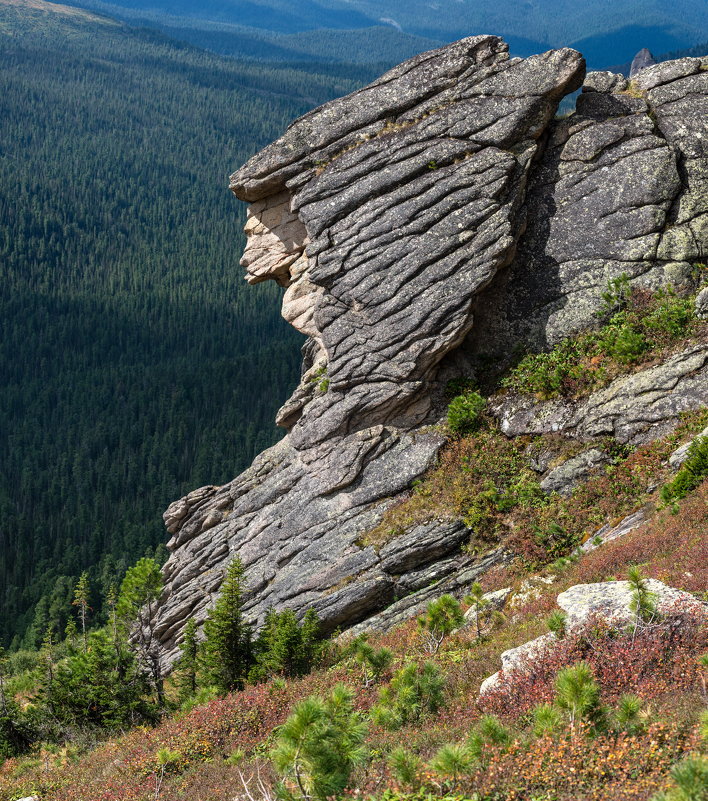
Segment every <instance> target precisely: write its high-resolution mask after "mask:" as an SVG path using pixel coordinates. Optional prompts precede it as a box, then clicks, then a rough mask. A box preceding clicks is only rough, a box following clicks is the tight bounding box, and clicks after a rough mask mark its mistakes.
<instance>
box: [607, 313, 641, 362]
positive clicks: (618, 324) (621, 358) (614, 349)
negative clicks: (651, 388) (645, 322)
mask: <svg viewBox="0 0 708 801" xmlns="http://www.w3.org/2000/svg"><path fill="white" fill-rule="evenodd" d="M618 317H621V315H618ZM614 319H615V323H614V324H611V325H610V326H609V327H608V328H607V329H605V330H604V331H603V332H602V334H601V336H600V337H599V338H598V340H597V349H598V351H599V352H602V353H605V354H606V355H607V356H609V357H610V358H611V359H615V361H618V362H619V363H620V364H632V362H635V361H637V359H639V357H640V356H641V355H642V354H643V353H644V352H645V351H647V350H648V349H649V342H647V340H646V338H645V337H644V335H643V334H642V333H641V332H640V331H639V330H637V328H636V327H635V326H634V325H632V324H631V323H628V322H626V321H624V320H621V319H617V318H614Z"/></svg>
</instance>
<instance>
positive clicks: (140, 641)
mask: <svg viewBox="0 0 708 801" xmlns="http://www.w3.org/2000/svg"><path fill="white" fill-rule="evenodd" d="M161 593H162V573H161V572H160V568H159V566H158V564H157V562H156V561H155V560H154V559H150V558H148V557H144V558H143V559H140V560H139V561H138V562H137V563H136V564H135V565H134V566H133V567H131V568H130V569H129V570H128V571H127V573H126V574H125V578H124V579H123V581H122V583H121V586H120V596H119V597H118V601H117V603H116V614H117V616H118V618H119V620H120V621H121V623H122V624H123V626H124V627H125V628H126V629H127V631H128V633H129V636H130V638H131V642H133V643H134V644H135V648H136V650H137V654H138V659H139V661H140V663H141V664H142V666H143V667H144V668H145V670H147V671H148V673H149V674H150V676H151V677H152V683H153V687H154V688H155V692H156V695H157V703H158V705H159V706H163V705H164V702H165V696H164V688H163V683H164V680H163V675H162V667H161V657H162V646H161V645H160V643H159V641H158V640H157V638H156V637H155V630H154V611H155V602H156V601H157V599H158V598H159V597H160V594H161ZM116 636H117V635H116ZM114 647H115V643H114Z"/></svg>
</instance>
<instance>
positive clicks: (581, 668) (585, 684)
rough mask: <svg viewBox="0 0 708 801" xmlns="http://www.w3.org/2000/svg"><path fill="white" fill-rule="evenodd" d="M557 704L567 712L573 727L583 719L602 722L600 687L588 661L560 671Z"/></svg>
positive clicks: (596, 722)
mask: <svg viewBox="0 0 708 801" xmlns="http://www.w3.org/2000/svg"><path fill="white" fill-rule="evenodd" d="M555 705H556V706H557V707H558V708H559V709H562V710H564V711H565V712H566V713H567V715H568V720H569V722H570V727H571V729H574V728H575V726H576V724H577V723H578V722H580V721H581V720H585V721H587V722H589V723H593V724H595V725H597V724H598V723H599V722H600V720H601V716H602V708H601V706H600V688H599V687H598V685H597V682H596V681H595V677H594V676H593V673H592V670H591V668H590V665H588V664H587V662H578V663H577V664H575V665H571V666H570V667H567V668H563V669H562V670H559V671H558V675H557V676H556V699H555Z"/></svg>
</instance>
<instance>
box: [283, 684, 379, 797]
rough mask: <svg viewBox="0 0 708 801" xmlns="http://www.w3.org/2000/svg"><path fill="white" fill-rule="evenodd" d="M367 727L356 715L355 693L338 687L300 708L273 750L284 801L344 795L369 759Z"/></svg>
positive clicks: (305, 702) (288, 720) (312, 697)
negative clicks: (356, 771) (354, 773)
mask: <svg viewBox="0 0 708 801" xmlns="http://www.w3.org/2000/svg"><path fill="white" fill-rule="evenodd" d="M365 736H366V724H365V722H364V720H363V718H362V716H361V714H360V713H358V712H355V711H354V693H353V692H352V690H350V689H349V688H348V687H345V686H344V685H343V684H337V685H336V686H335V687H334V688H333V690H332V692H331V693H330V695H329V697H328V698H326V699H322V698H320V697H319V696H315V695H311V696H309V697H308V698H306V699H305V700H304V701H300V703H298V704H296V705H295V707H294V709H293V712H292V714H291V715H290V717H289V718H288V719H287V721H286V722H285V723H284V724H283V725H282V726H281V727H280V728H279V729H278V730H277V741H276V744H275V746H274V748H273V749H272V751H271V758H272V760H273V764H274V766H275V769H276V770H277V771H278V773H279V774H280V776H281V777H282V779H283V784H282V785H281V786H280V788H279V790H280V792H279V795H280V796H281V797H282V798H286V799H293V798H300V799H310V798H317V799H320V801H325V799H328V798H331V797H333V796H334V797H336V796H339V795H340V794H341V793H342V791H343V790H344V788H345V787H346V786H347V783H348V782H349V776H350V775H351V772H352V770H353V769H354V768H355V767H356V766H357V765H359V764H361V763H362V762H364V761H365V760H366V758H367V756H368V749H367V748H366V746H365V745H364V738H365Z"/></svg>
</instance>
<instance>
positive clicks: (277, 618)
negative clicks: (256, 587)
mask: <svg viewBox="0 0 708 801" xmlns="http://www.w3.org/2000/svg"><path fill="white" fill-rule="evenodd" d="M320 643H321V636H320V623H319V618H318V617H317V613H316V612H315V611H314V610H313V609H308V611H307V612H306V613H305V616H304V617H303V620H302V623H299V622H298V619H297V617H296V616H295V612H293V610H292V609H284V610H283V611H282V612H276V611H275V610H273V609H271V610H269V612H268V613H267V614H266V618H265V622H264V624H263V628H262V629H261V631H260V633H259V635H258V639H257V640H256V643H255V648H254V650H255V654H256V665H255V666H254V667H253V668H252V669H251V671H250V673H249V680H250V681H262V680H264V679H266V678H268V677H270V676H287V677H293V676H304V675H305V674H306V673H309V672H310V670H311V669H312V666H313V665H314V663H315V662H316V661H317V658H318V656H319V653H320V650H321V645H320Z"/></svg>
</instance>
